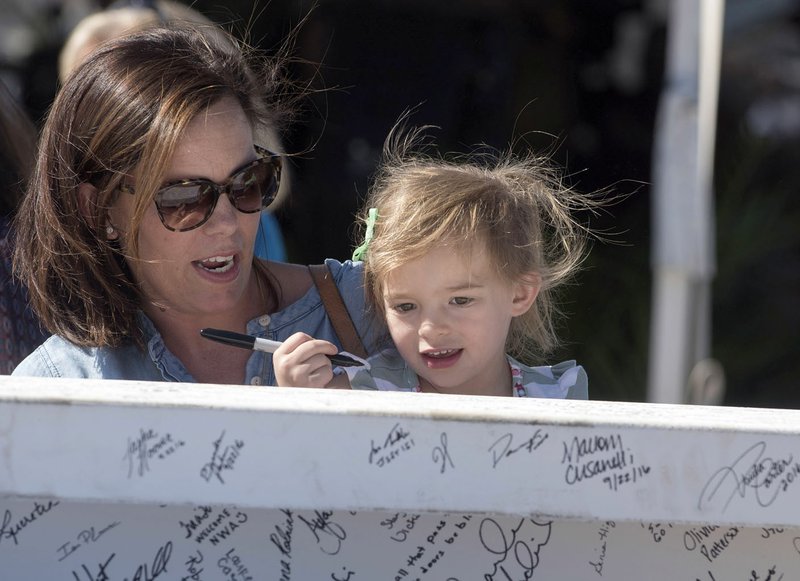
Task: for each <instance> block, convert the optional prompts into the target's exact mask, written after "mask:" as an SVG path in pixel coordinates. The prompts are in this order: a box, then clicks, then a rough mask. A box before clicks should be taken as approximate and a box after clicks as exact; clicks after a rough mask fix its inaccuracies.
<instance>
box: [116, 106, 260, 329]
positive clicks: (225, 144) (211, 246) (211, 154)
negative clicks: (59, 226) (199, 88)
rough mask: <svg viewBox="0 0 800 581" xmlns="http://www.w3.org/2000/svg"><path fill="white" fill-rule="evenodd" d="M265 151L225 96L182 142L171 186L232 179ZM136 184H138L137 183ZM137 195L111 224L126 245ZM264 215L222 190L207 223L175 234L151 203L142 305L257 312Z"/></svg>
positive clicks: (209, 312)
mask: <svg viewBox="0 0 800 581" xmlns="http://www.w3.org/2000/svg"><path fill="white" fill-rule="evenodd" d="M257 157H258V156H257V154H256V151H255V149H254V148H253V132H252V128H251V126H250V123H249V121H248V119H247V117H245V114H244V112H243V111H242V109H241V107H240V106H239V104H238V103H237V102H236V101H235V100H234V99H233V98H225V99H222V100H221V101H219V102H218V103H216V104H214V105H212V106H211V107H209V108H208V109H207V110H206V111H204V112H202V113H201V114H199V115H198V116H197V117H196V118H195V119H194V120H193V121H192V122H191V123H190V124H189V125H188V127H187V128H186V131H185V133H184V134H183V136H182V138H181V139H180V140H179V141H178V144H177V147H176V149H175V153H174V155H173V158H172V161H171V163H170V164H169V166H168V169H167V172H166V175H165V176H164V179H163V183H168V182H174V181H177V180H182V179H198V178H203V179H207V180H211V181H213V182H216V183H220V184H221V183H225V181H226V180H227V179H228V177H229V176H230V175H231V174H232V173H234V172H235V171H236V170H237V169H239V168H241V167H242V166H244V165H246V164H247V163H249V162H251V161H253V160H254V159H256V158H257ZM130 185H131V187H132V188H134V189H135V187H136V185H135V184H130ZM133 200H134V196H132V195H127V194H125V193H120V194H119V196H118V198H117V200H116V202H115V205H114V208H113V209H112V211H111V223H112V224H113V225H114V227H115V228H116V229H117V231H119V232H120V236H121V237H122V244H123V247H124V248H127V247H128V246H129V245H127V244H126V242H125V236H126V235H127V231H128V228H127V225H128V224H130V221H131V216H132V211H133ZM259 219H260V213H258V212H256V213H252V214H245V213H242V212H240V211H238V210H237V209H236V208H234V207H233V206H232V205H231V203H230V200H229V199H228V196H227V195H221V196H220V198H219V200H218V201H217V205H216V208H215V209H214V212H213V213H212V214H211V216H210V217H209V219H208V221H206V222H205V224H203V225H201V226H199V227H198V228H195V229H193V230H188V231H184V232H173V231H171V230H168V229H167V228H165V227H164V225H163V224H162V223H161V220H160V219H159V216H158V213H157V210H156V206H155V203H153V204H151V205H150V206H149V207H148V209H147V211H146V213H145V216H144V218H143V220H142V223H141V226H140V229H139V259H138V260H131V259H129V260H128V263H129V265H130V268H131V270H132V271H133V274H134V277H135V278H136V281H137V282H138V283H139V284H140V285H141V290H142V293H143V296H144V299H145V300H144V304H143V305H142V308H143V309H144V311H145V312H146V313H148V314H150V315H151V317H152V316H153V315H157V314H158V313H159V312H165V311H166V312H169V313H170V315H171V316H175V315H188V316H191V317H193V318H197V317H198V315H199V316H201V317H202V316H203V315H206V316H211V317H222V318H224V317H227V316H236V313H241V312H243V311H245V312H246V311H247V310H248V309H252V305H248V303H249V297H248V294H247V293H248V291H249V292H251V293H252V292H253V289H254V288H255V285H254V284H253V281H252V280H251V278H252V276H253V270H252V263H253V246H254V244H255V238H256V232H257V230H258V225H259Z"/></svg>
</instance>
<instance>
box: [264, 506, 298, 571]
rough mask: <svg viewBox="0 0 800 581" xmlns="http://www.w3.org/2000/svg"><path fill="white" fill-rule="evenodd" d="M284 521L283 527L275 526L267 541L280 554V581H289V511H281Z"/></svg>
mask: <svg viewBox="0 0 800 581" xmlns="http://www.w3.org/2000/svg"><path fill="white" fill-rule="evenodd" d="M281 512H282V513H283V515H284V516H285V517H286V518H285V519H284V523H283V526H282V527H281V526H278V525H275V532H274V533H272V534H270V536H269V540H270V541H271V542H272V544H273V545H275V546H276V547H277V548H278V551H279V552H280V553H281V576H280V581H290V579H291V578H292V531H293V530H294V515H293V514H292V511H291V510H286V509H283V510H281Z"/></svg>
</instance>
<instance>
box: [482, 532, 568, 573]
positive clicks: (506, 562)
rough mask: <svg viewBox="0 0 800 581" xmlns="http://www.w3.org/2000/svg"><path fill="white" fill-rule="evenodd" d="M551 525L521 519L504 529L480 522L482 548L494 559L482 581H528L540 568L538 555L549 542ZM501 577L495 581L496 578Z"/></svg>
mask: <svg viewBox="0 0 800 581" xmlns="http://www.w3.org/2000/svg"><path fill="white" fill-rule="evenodd" d="M551 528H552V522H542V523H540V522H537V521H536V520H534V519H528V518H523V519H521V520H519V521H518V522H516V525H515V526H512V527H505V528H504V527H503V526H501V525H500V524H499V523H498V522H497V521H496V520H494V519H492V518H485V519H483V521H481V524H480V528H479V531H478V535H479V539H480V542H481V545H483V548H484V549H486V550H487V551H488V552H489V553H490V554H492V555H494V556H495V557H496V559H497V560H496V561H495V562H494V563H493V564H492V570H491V572H488V573H485V574H484V575H483V579H484V581H492V580H494V579H525V580H527V579H531V578H532V577H533V572H534V570H535V569H536V567H538V566H539V552H540V551H541V549H542V547H544V546H545V545H546V544H547V542H548V541H549V540H550V533H551ZM501 574H502V575H504V577H498V576H499V575H501Z"/></svg>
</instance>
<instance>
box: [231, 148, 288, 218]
mask: <svg viewBox="0 0 800 581" xmlns="http://www.w3.org/2000/svg"><path fill="white" fill-rule="evenodd" d="M229 191H230V198H231V202H232V203H233V205H234V206H235V207H236V209H237V210H239V211H240V212H245V213H252V212H258V211H260V210H261V209H262V208H266V207H267V206H269V205H270V204H271V203H272V202H273V200H274V199H275V194H277V192H278V178H277V172H276V171H275V166H274V165H273V164H272V162H271V160H269V159H260V160H258V162H257V163H255V164H253V165H251V166H250V167H248V168H245V169H244V170H242V171H241V172H240V173H238V174H236V175H235V176H233V178H232V180H231V185H230V190H229Z"/></svg>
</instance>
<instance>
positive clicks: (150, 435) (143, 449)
mask: <svg viewBox="0 0 800 581" xmlns="http://www.w3.org/2000/svg"><path fill="white" fill-rule="evenodd" d="M185 444H186V443H185V442H184V441H183V440H176V439H174V438H173V437H172V434H165V435H164V436H159V435H158V432H156V431H154V430H152V429H148V430H144V429H140V430H139V435H138V436H137V437H135V438H128V443H127V445H126V446H125V455H124V456H123V457H122V459H123V460H127V461H128V478H131V477H133V475H134V474H136V475H137V476H144V475H145V474H146V473H147V472H149V471H150V460H152V459H153V458H158V459H161V460H163V459H164V458H166V457H167V456H169V455H170V454H173V453H174V452H175V451H176V450H177V449H178V448H181V447H182V446H184V445H185Z"/></svg>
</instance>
